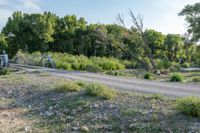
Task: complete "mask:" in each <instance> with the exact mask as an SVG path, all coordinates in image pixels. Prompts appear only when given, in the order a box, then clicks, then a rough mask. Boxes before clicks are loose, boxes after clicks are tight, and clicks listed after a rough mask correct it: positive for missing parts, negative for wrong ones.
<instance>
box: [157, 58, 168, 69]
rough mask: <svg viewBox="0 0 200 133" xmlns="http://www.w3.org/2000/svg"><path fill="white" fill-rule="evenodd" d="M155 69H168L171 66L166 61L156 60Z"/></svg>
mask: <svg viewBox="0 0 200 133" xmlns="http://www.w3.org/2000/svg"><path fill="white" fill-rule="evenodd" d="M156 65H157V69H159V70H162V69H169V68H170V66H171V63H170V62H169V61H166V60H156Z"/></svg>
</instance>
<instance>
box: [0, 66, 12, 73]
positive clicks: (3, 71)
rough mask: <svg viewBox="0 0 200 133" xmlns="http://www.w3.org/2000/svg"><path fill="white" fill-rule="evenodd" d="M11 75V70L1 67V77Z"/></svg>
mask: <svg viewBox="0 0 200 133" xmlns="http://www.w3.org/2000/svg"><path fill="white" fill-rule="evenodd" d="M9 73H10V69H8V68H4V67H0V75H7V74H9Z"/></svg>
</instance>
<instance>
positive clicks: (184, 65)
mask: <svg viewBox="0 0 200 133" xmlns="http://www.w3.org/2000/svg"><path fill="white" fill-rule="evenodd" d="M182 67H184V68H189V67H190V63H184V64H182Z"/></svg>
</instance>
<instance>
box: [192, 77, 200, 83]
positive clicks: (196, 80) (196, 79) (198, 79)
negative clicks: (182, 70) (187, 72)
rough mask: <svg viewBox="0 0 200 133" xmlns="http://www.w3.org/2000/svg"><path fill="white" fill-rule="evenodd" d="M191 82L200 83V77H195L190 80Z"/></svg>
mask: <svg viewBox="0 0 200 133" xmlns="http://www.w3.org/2000/svg"><path fill="white" fill-rule="evenodd" d="M192 81H193V82H200V77H196V78H193V79H192Z"/></svg>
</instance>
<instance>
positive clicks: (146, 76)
mask: <svg viewBox="0 0 200 133" xmlns="http://www.w3.org/2000/svg"><path fill="white" fill-rule="evenodd" d="M152 78H153V75H152V74H151V73H145V74H144V79H152Z"/></svg>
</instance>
